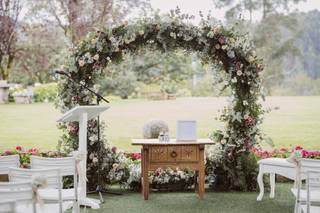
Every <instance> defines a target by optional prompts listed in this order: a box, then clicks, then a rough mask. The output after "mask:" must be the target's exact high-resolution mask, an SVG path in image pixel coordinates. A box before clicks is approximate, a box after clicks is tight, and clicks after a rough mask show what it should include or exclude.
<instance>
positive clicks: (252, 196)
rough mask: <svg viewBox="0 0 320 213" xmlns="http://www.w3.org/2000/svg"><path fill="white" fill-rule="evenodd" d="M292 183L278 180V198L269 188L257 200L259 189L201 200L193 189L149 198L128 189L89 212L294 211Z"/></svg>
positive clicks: (225, 193) (270, 212)
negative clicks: (259, 199)
mask: <svg viewBox="0 0 320 213" xmlns="http://www.w3.org/2000/svg"><path fill="white" fill-rule="evenodd" d="M290 187H292V184H277V185H276V198H275V199H270V198H269V195H268V192H266V194H265V197H264V200H263V201H262V202H257V201H256V198H257V196H258V193H255V192H243V193H242V192H223V193H218V192H207V193H206V196H205V199H203V200H199V199H198V197H197V196H196V194H194V193H193V192H165V193H163V192H161V193H160V192H153V193H151V194H150V197H149V200H147V201H145V200H143V199H142V196H141V194H140V193H130V192H124V194H123V195H121V196H117V195H105V196H104V199H105V203H104V204H103V205H102V208H101V209H99V210H88V212H92V213H93V212H101V213H102V212H116V213H149V212H155V213H180V212H181V213H182V212H183V213H209V212H210V213H235V212H236V213H256V212H258V213H274V212H279V213H280V212H281V213H291V212H293V208H294V197H293V196H292V194H291V193H290ZM95 198H97V197H95Z"/></svg>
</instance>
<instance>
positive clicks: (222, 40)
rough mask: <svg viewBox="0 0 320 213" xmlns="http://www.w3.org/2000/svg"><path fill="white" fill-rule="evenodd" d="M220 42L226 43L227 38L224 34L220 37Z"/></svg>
mask: <svg viewBox="0 0 320 213" xmlns="http://www.w3.org/2000/svg"><path fill="white" fill-rule="evenodd" d="M218 40H219V43H220V44H224V43H226V39H225V37H223V36H220V38H219V39H218Z"/></svg>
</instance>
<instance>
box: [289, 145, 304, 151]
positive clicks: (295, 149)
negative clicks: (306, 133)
mask: <svg viewBox="0 0 320 213" xmlns="http://www.w3.org/2000/svg"><path fill="white" fill-rule="evenodd" d="M302 149H303V147H302V146H299V145H298V146H295V147H294V148H293V150H292V152H294V151H297V150H302Z"/></svg>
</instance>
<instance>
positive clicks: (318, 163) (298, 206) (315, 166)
mask: <svg viewBox="0 0 320 213" xmlns="http://www.w3.org/2000/svg"><path fill="white" fill-rule="evenodd" d="M318 173H320V160H314V159H301V161H300V173H297V175H298V176H300V177H306V178H307V181H306V184H302V182H301V181H300V182H298V187H297V188H293V189H291V191H292V193H293V195H294V196H295V198H296V201H295V210H294V212H295V213H300V212H301V211H303V212H304V213H307V209H308V206H309V207H310V204H318V205H319V204H320V180H319V176H318V184H319V185H318V186H317V185H316V183H315V181H314V179H315V180H317V179H316V178H314V174H318ZM308 175H309V180H308ZM299 179H300V178H297V180H299ZM300 180H301V179H300ZM309 182H310V183H309ZM316 186H317V187H316ZM310 210H311V211H310ZM310 212H312V213H320V211H319V208H318V207H312V208H309V212H308V213H310Z"/></svg>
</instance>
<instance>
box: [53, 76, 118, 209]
mask: <svg viewBox="0 0 320 213" xmlns="http://www.w3.org/2000/svg"><path fill="white" fill-rule="evenodd" d="M55 73H56V74H59V75H64V76H66V77H67V78H68V79H69V80H70V81H71V82H73V83H74V84H78V85H80V86H81V87H82V88H85V89H86V90H88V91H89V92H91V93H92V94H93V95H94V96H95V97H96V105H97V106H99V105H100V101H101V100H103V101H104V102H106V103H109V101H108V100H107V99H105V98H104V97H103V96H102V95H100V94H99V93H97V92H95V91H93V90H92V89H90V88H89V87H87V86H86V85H84V84H81V83H79V82H76V81H74V80H73V79H72V78H71V76H70V75H69V73H67V72H65V71H55ZM97 128H98V131H97V134H98V135H97V136H98V141H97V142H98V145H99V150H98V171H97V173H98V185H97V187H96V190H95V191H90V192H87V194H93V193H98V194H99V198H100V202H101V203H104V199H103V196H102V193H108V194H112V195H122V194H121V193H116V192H110V191H107V190H105V189H103V187H102V184H101V173H100V172H101V171H100V170H101V167H100V160H101V156H100V153H101V144H100V116H98V118H97Z"/></svg>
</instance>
